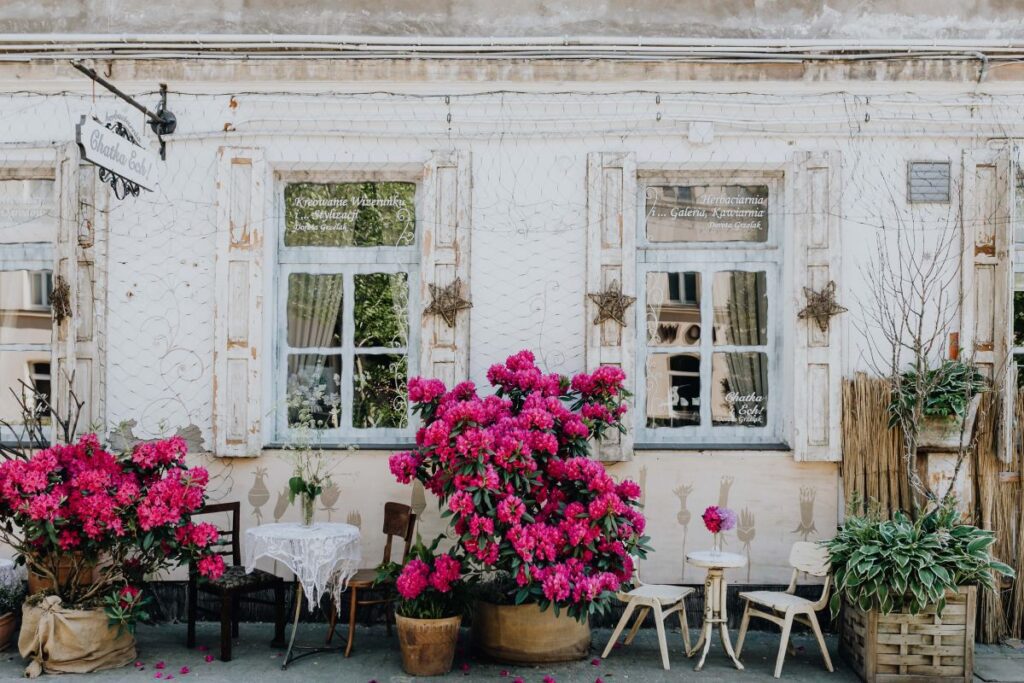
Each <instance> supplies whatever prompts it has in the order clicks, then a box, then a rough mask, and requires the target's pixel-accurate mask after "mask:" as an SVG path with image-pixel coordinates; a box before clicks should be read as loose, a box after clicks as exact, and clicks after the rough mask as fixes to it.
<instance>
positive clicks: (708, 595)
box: [686, 550, 747, 671]
mask: <svg viewBox="0 0 1024 683" xmlns="http://www.w3.org/2000/svg"><path fill="white" fill-rule="evenodd" d="M686 561H687V563H688V564H692V565H693V566H694V567H703V568H704V569H706V570H707V572H708V573H707V577H706V578H705V579H704V623H703V624H702V625H701V629H700V637H699V638H698V639H697V643H696V644H695V645H694V646H693V649H692V650H690V651H689V652H688V653H686V656H687V657H692V656H694V655H695V654H697V651H698V650H699V651H700V660H698V662H697V666H696V667H694V671H700V670H701V669H703V668H704V660H705V659H706V658H707V656H708V650H710V649H711V632H712V630H713V629H714V626H715V625H716V624H717V625H718V630H719V633H720V634H721V638H722V647H724V648H725V652H726V653H727V654H728V655H729V658H730V659H732V663H733V664H735V665H736V668H737V669H739V670H740V671H742V670H743V665H742V664H740V660H738V659H737V658H736V653H735V652H734V651H733V649H732V641H731V640H729V620H728V614H727V613H726V607H725V605H726V590H727V589H728V583H727V582H726V580H725V570H726V569H737V568H739V567H743V566H745V565H746V564H747V558H746V557H744V556H743V555H740V554H738V553H725V552H721V551H715V550H698V551H695V552H692V553H687V555H686Z"/></svg>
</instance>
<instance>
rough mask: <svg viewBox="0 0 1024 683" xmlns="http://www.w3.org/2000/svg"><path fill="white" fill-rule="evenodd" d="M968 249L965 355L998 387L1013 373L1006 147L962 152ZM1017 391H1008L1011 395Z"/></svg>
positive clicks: (1006, 439) (1005, 421) (1006, 414)
mask: <svg viewBox="0 0 1024 683" xmlns="http://www.w3.org/2000/svg"><path fill="white" fill-rule="evenodd" d="M963 160H964V161H963V197H962V201H963V221H962V223H963V249H962V250H961V254H962V262H961V280H960V282H961V302H962V308H961V317H960V338H959V344H960V348H961V349H962V351H961V354H962V357H964V358H967V359H971V358H973V360H974V362H975V363H977V364H978V366H979V369H980V370H981V372H982V373H983V374H984V375H986V376H987V377H989V378H991V379H992V380H993V381H994V382H995V384H996V386H998V387H1006V386H1007V384H1008V381H1009V378H1010V377H1011V376H1012V373H1011V372H1010V363H1011V358H1010V351H1011V348H1010V313H1011V307H1012V305H1013V300H1012V297H1013V294H1012V292H1013V265H1012V262H1011V250H1012V248H1013V225H1012V220H1011V218H1012V216H1013V204H1014V172H1013V163H1012V160H1011V153H1010V150H1009V149H1005V150H995V151H993V150H969V151H965V152H964V156H963ZM1013 393H1014V392H1012V391H1006V392H1005V393H1004V396H1005V397H1006V398H1007V399H1012V395H1013ZM1012 410H1013V407H1012V400H1004V401H1003V415H1002V419H1001V420H1000V424H1001V425H1010V424H1012V415H1013V413H1012ZM1010 431H1011V430H1009V429H1006V428H1001V429H1000V443H999V454H1000V459H1002V460H1003V461H1004V462H1009V459H1010V440H1011V434H1010Z"/></svg>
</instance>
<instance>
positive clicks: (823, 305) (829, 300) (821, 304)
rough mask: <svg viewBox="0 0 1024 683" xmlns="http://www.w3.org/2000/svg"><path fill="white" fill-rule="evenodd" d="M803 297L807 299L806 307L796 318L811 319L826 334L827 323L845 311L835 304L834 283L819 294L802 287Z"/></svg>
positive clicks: (826, 286) (829, 284)
mask: <svg viewBox="0 0 1024 683" xmlns="http://www.w3.org/2000/svg"><path fill="white" fill-rule="evenodd" d="M804 296H806V297H807V305H806V306H804V309H803V310H802V311H800V312H799V313H797V317H798V318H800V319H804V318H813V319H814V321H815V322H816V323H818V328H819V329H821V331H822V332H828V323H829V320H830V319H831V318H832V316H834V315H839V314H840V313H845V312H846V310H847V309H846V308H844V307H842V306H840V305H839V304H838V303H836V283H835V282H833V281H831V280H830V281H829V283H828V284H827V285H825V287H824V288H823V289H822V290H821V291H820V292H816V291H814V290H813V289H808V288H807V287H804Z"/></svg>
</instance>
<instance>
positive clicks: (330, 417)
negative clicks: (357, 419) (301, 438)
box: [288, 353, 341, 429]
mask: <svg viewBox="0 0 1024 683" xmlns="http://www.w3.org/2000/svg"><path fill="white" fill-rule="evenodd" d="M340 387H341V356H338V355H322V354H315V353H293V354H289V355H288V425H289V426H306V427H309V428H311V429H334V428H336V427H337V426H338V425H339V424H340V418H341V389H340Z"/></svg>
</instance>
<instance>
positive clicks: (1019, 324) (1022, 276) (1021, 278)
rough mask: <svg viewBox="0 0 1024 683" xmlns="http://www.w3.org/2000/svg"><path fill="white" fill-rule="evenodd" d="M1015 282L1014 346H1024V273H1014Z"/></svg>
mask: <svg viewBox="0 0 1024 683" xmlns="http://www.w3.org/2000/svg"><path fill="white" fill-rule="evenodd" d="M1013 280H1014V282H1013V284H1014V288H1013V289H1014V292H1013V345H1014V346H1024V273H1014V275H1013Z"/></svg>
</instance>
